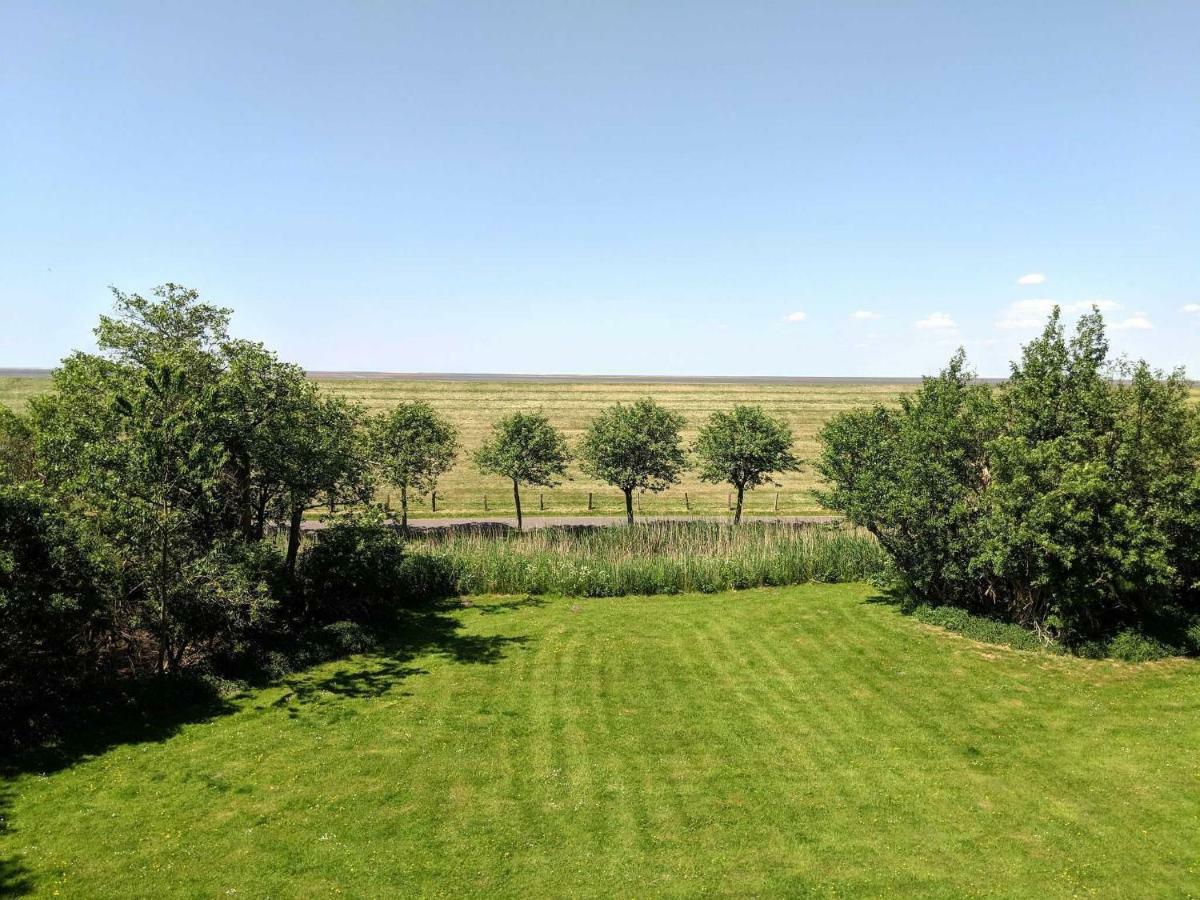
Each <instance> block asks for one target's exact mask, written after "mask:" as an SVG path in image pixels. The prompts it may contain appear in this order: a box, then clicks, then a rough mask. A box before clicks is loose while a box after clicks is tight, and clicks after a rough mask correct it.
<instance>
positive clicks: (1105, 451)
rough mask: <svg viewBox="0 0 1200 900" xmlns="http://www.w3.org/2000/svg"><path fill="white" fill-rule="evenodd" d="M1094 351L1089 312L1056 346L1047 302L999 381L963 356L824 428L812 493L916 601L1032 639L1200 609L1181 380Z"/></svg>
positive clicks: (1103, 636)
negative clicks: (884, 555)
mask: <svg viewBox="0 0 1200 900" xmlns="http://www.w3.org/2000/svg"><path fill="white" fill-rule="evenodd" d="M1107 353H1108V343H1107V341H1106V339H1105V337H1104V328H1103V321H1102V319H1101V317H1100V314H1099V312H1096V311H1093V312H1092V313H1091V314H1089V315H1085V316H1083V317H1082V318H1081V319H1080V322H1079V324H1078V326H1077V329H1076V333H1075V335H1074V337H1073V338H1072V339H1071V340H1070V341H1068V340H1067V339H1066V337H1065V335H1064V331H1063V328H1062V325H1061V322H1060V318H1059V314H1058V311H1057V310H1056V311H1055V313H1054V314H1053V315H1052V316H1051V318H1050V321H1049V323H1048V324H1047V326H1046V329H1045V331H1044V332H1043V333H1042V335H1041V337H1039V338H1038V339H1036V340H1034V341H1031V342H1030V343H1029V344H1028V345H1027V346H1026V347H1025V348H1024V353H1023V355H1022V358H1021V360H1020V362H1019V363H1016V364H1014V365H1013V368H1012V375H1011V377H1010V379H1009V380H1008V382H1007V383H1006V384H1005V385H1003V386H1002V387H1000V388H997V389H993V388H991V387H989V386H986V385H981V384H978V383H977V382H976V381H975V379H974V376H973V374H972V373H971V372H970V371H969V370H968V369H967V368H966V361H965V358H964V356H963V354H962V351H959V353H958V354H956V355H955V357H954V358H953V359H952V360H951V362H950V364H949V366H948V367H947V368H946V369H945V370H944V371H943V372H942V373H941V374H940V375H939V376H938V377H936V378H927V379H925V381H924V383H923V385H922V387H921V389H920V390H919V391H917V392H916V393H915V394H913V395H912V396H910V397H906V398H904V399H903V400H902V402H901V404H900V407H899V409H887V408H883V407H875V408H874V409H870V410H856V411H853V412H850V413H846V414H843V415H840V416H837V417H835V418H834V419H833V420H831V421H830V422H829V423H828V424H827V425H826V427H825V428H824V429H823V431H822V433H821V439H822V444H823V448H822V454H821V458H820V462H819V465H818V468H819V470H820V472H821V474H822V475H823V476H824V477H825V479H826V482H827V484H828V488H827V489H826V490H825V491H824V492H823V493H822V494H821V495H820V497H821V500H822V502H823V503H824V504H825V505H826V506H828V507H830V508H832V509H836V510H840V511H842V512H844V513H845V514H846V516H847V517H848V518H849V519H850V520H851V521H852V522H854V523H856V524H858V525H861V526H862V527H864V528H866V529H867V530H868V531H870V532H871V533H872V534H874V535H875V536H876V537H877V538H878V539H879V542H880V544H881V545H882V546H883V547H884V549H885V550H886V551H887V552H888V554H889V555H890V556H891V558H892V560H893V563H894V566H895V570H896V572H897V573H898V575H899V576H900V580H901V582H902V585H903V586H904V587H905V588H906V589H907V590H908V591H909V592H910V594H911V595H912V596H913V597H915V598H917V600H918V601H921V600H927V601H930V602H932V603H933V604H935V605H939V606H943V605H950V606H957V607H961V608H963V609H966V610H969V611H971V612H974V613H979V614H983V615H986V616H989V617H995V618H1001V619H1004V620H1006V621H1011V622H1016V623H1018V624H1021V625H1023V626H1026V627H1028V628H1031V629H1033V630H1034V631H1036V632H1038V633H1039V634H1040V635H1042V636H1043V638H1044V639H1046V640H1055V641H1059V642H1061V643H1064V644H1067V645H1071V646H1083V645H1085V644H1088V643H1089V642H1097V641H1099V642H1101V643H1102V644H1103V643H1105V642H1106V641H1107V640H1108V639H1109V638H1110V637H1112V636H1113V635H1115V634H1116V633H1117V632H1119V631H1121V630H1122V629H1124V628H1129V627H1134V628H1135V630H1138V631H1141V632H1143V633H1146V632H1147V631H1148V629H1147V627H1146V626H1148V625H1150V624H1151V623H1152V620H1154V619H1155V618H1157V617H1160V616H1161V613H1162V611H1163V610H1164V609H1166V608H1172V609H1175V608H1177V609H1179V610H1180V611H1182V613H1183V614H1185V615H1192V614H1194V613H1195V612H1197V611H1200V578H1198V577H1197V576H1198V573H1200V565H1198V563H1200V417H1198V414H1197V412H1196V410H1195V409H1194V408H1192V407H1191V406H1190V405H1189V403H1188V398H1187V383H1186V381H1184V379H1183V376H1182V374H1181V373H1178V372H1176V373H1173V374H1171V375H1163V374H1162V373H1157V372H1153V371H1152V370H1151V369H1150V368H1149V367H1148V366H1147V365H1146V364H1145V363H1139V364H1137V365H1123V366H1118V367H1108V365H1107V362H1106V360H1107ZM1114 375H1118V376H1121V378H1120V379H1114V378H1113V377H1112V376H1114ZM1119 647H1121V648H1124V647H1126V645H1125V644H1120V645H1119ZM1122 652H1124V650H1122ZM1138 652H1142V651H1138Z"/></svg>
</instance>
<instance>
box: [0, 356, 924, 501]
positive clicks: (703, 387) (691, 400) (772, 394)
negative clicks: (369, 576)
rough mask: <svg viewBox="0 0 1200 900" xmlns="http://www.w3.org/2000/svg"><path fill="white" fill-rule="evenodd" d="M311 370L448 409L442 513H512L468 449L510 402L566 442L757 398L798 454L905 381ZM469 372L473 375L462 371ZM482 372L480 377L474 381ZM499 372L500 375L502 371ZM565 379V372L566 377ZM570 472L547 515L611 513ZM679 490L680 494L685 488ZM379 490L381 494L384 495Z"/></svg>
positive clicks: (374, 395)
mask: <svg viewBox="0 0 1200 900" xmlns="http://www.w3.org/2000/svg"><path fill="white" fill-rule="evenodd" d="M314 377H315V378H316V379H317V381H319V382H320V383H321V384H322V385H323V386H324V387H325V388H326V389H328V390H329V391H332V392H335V393H338V394H342V395H343V396H346V397H348V398H350V399H353V400H356V401H359V402H361V403H362V404H363V405H364V406H366V407H367V408H368V409H369V410H371V411H376V410H381V409H386V408H388V407H391V406H393V405H395V404H396V403H399V402H401V401H403V400H413V399H422V400H427V401H429V402H430V403H431V404H433V406H434V407H436V408H437V409H438V410H440V411H441V412H443V413H444V414H445V415H447V416H448V417H449V418H450V419H451V420H452V421H453V422H454V423H455V424H456V425H457V426H458V428H459V429H460V430H461V432H462V441H463V444H464V452H463V453H462V454H461V455H460V459H459V463H458V465H457V466H455V468H454V469H453V470H452V471H451V472H449V473H448V474H447V475H446V476H445V477H444V478H443V479H442V481H441V484H440V486H439V488H438V498H437V514H438V515H439V516H440V515H448V516H458V515H462V516H481V515H484V514H485V510H484V498H485V496H486V498H487V510H486V512H487V513H488V514H491V515H506V514H507V515H511V513H512V489H511V487H510V485H509V484H507V483H505V482H504V481H503V480H501V479H498V478H490V477H484V476H482V475H480V474H479V473H478V472H476V471H475V467H474V466H473V465H472V463H471V461H470V452H471V451H472V450H474V449H475V448H476V447H477V446H479V444H480V442H481V441H482V440H483V439H484V437H485V435H486V434H487V431H488V429H489V428H490V426H491V424H492V422H494V421H495V420H496V419H498V418H500V417H501V416H503V415H505V414H506V413H509V412H512V411H514V410H533V409H540V410H542V411H543V412H545V414H546V415H547V416H549V417H550V419H551V421H552V422H553V423H554V424H555V425H556V426H558V427H559V428H561V429H563V431H564V432H565V433H566V434H567V437H568V439H569V440H571V441H572V442H574V441H575V440H576V439H577V438H578V436H579V434H580V433H581V431H582V430H583V428H584V426H585V424H586V423H587V421H588V419H590V418H591V417H592V416H594V415H595V414H596V411H597V410H599V409H600V408H601V407H602V406H605V405H606V404H609V403H613V402H616V401H624V402H629V401H631V400H633V399H635V398H637V397H641V396H646V395H650V396H653V397H654V398H655V399H656V400H657V401H658V402H660V403H662V404H663V405H664V406H668V407H670V408H671V409H674V410H676V411H678V412H680V413H682V414H683V416H684V417H685V418H686V419H687V423H688V425H687V429H686V430H685V432H684V435H685V437H686V438H687V440H688V441H689V442H690V441H691V439H692V438H693V437H694V435H695V432H696V428H697V427H698V426H699V424H700V423H701V422H703V421H704V420H705V419H706V418H707V417H708V415H709V414H710V413H712V412H713V410H717V409H726V408H728V407H730V406H733V405H734V404H735V403H757V404H761V405H762V406H763V407H764V408H765V409H766V410H767V411H769V412H770V413H772V414H773V415H777V416H780V417H782V418H783V419H784V420H785V421H787V422H788V424H789V425H791V427H792V430H793V432H794V433H795V436H796V447H797V451H798V453H799V455H800V456H801V457H803V458H806V459H811V458H812V457H814V456H815V455H816V452H817V443H816V434H817V431H818V430H819V429H820V427H821V425H822V424H823V423H824V422H825V421H827V420H828V419H829V417H830V416H832V415H834V414H835V413H837V412H841V411H842V410H846V409H852V408H853V407H856V406H862V405H864V404H870V403H876V402H882V403H894V402H896V400H897V398H898V397H899V395H900V394H902V393H905V392H908V391H911V390H913V388H914V386H915V381H914V380H899V379H898V380H896V381H892V382H882V381H845V380H838V379H789V380H778V381H776V380H764V379H729V380H724V381H718V380H715V379H704V380H702V379H695V380H691V381H684V380H680V379H656V380H652V379H642V380H633V379H621V378H611V377H609V378H595V379H589V378H587V377H586V376H562V377H561V378H560V377H558V376H555V377H546V376H497V377H495V378H487V377H486V376H469V375H458V376H436V375H429V376H394V377H393V376H377V375H365V374H362V375H360V374H337V373H315V374H314ZM471 378H475V379H477V380H468V379H471ZM482 378H487V380H478V379H482ZM502 379H503V380H502ZM572 379H574V380H572ZM48 384H49V383H48V381H47V380H46V379H45V378H44V377H40V378H39V377H29V376H8V377H0V402H3V403H6V404H8V405H9V406H12V407H14V408H18V409H19V408H21V407H23V406H24V405H25V402H26V401H27V400H28V398H29V397H31V396H33V395H35V394H37V393H40V392H41V391H43V390H46V389H47V387H48ZM571 474H572V476H573V480H571V481H568V482H565V483H564V484H563V485H562V486H560V487H558V488H555V489H554V490H547V491H544V492H540V493H542V494H543V502H544V507H545V508H544V512H545V513H547V514H554V515H564V514H584V513H587V512H588V493H589V492H591V494H592V510H591V511H592V512H594V513H597V514H612V515H615V514H619V513H621V512H622V511H623V510H622V505H621V504H622V501H621V496H620V492H619V491H616V490H615V489H613V488H611V487H608V486H606V485H602V484H597V483H596V482H594V481H592V480H590V479H587V478H585V477H583V476H582V475H581V474H580V473H579V471H578V469H576V468H574V467H573V468H572V472H571ZM816 485H817V478H816V475H815V473H814V472H813V470H812V467H811V466H806V467H805V468H804V470H803V471H801V472H799V473H794V474H790V475H788V476H787V477H785V478H783V479H782V480H781V486H780V488H779V489H778V495H779V498H778V504H779V506H778V512H779V513H780V514H788V515H806V514H814V513H820V512H822V509H821V507H820V505H819V504H818V503H817V501H816V499H815V498H814V497H813V494H812V491H813V488H814V487H816ZM685 492H686V494H687V498H686V501H685V497H684V494H685ZM386 493H387V491H386V489H385V490H384V494H385V496H386ZM776 493H777V492H776V489H775V488H771V487H766V488H760V489H759V490H758V491H756V492H753V493H751V494H750V495H749V496H748V504H747V513H748V514H750V515H764V514H766V515H769V514H771V513H773V512H775V503H776ZM727 496H728V489H727V488H725V487H722V486H720V485H710V484H702V483H701V482H699V481H698V480H696V479H695V477H694V476H690V475H689V476H687V477H685V479H684V481H683V483H682V484H680V485H678V486H677V487H674V488H672V489H671V490H668V491H666V492H664V493H662V494H659V495H651V494H647V495H645V496H643V497H642V498H641V509H642V512H643V513H645V514H647V515H654V514H682V513H684V512H686V511H687V510H686V507H687V506H690V507H691V512H693V513H701V514H710V515H711V514H719V513H723V512H725V511H726V504H727ZM523 500H524V506H525V510H526V512H527V514H530V515H536V514H537V513H538V512H539V511H540V510H539V491H537V490H530V491H529V492H528V493H527V494H526V495H525V497H524V498H523ZM432 513H433V511H432V509H431V506H430V503H429V498H428V497H426V498H423V502H422V503H421V504H420V505H417V506H416V507H415V508H414V509H413V510H412V514H413V515H415V516H428V515H431V514H432Z"/></svg>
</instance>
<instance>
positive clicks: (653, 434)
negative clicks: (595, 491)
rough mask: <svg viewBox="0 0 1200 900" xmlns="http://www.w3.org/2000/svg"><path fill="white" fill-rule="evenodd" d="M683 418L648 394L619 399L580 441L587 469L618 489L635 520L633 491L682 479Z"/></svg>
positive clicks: (628, 515)
mask: <svg viewBox="0 0 1200 900" xmlns="http://www.w3.org/2000/svg"><path fill="white" fill-rule="evenodd" d="M683 425H684V420H683V417H682V416H680V415H679V414H678V413H673V412H671V411H670V410H668V409H664V408H663V407H661V406H659V405H658V404H657V403H655V402H654V400H652V399H651V398H649V397H643V398H641V399H639V400H637V401H635V402H634V403H632V404H630V405H629V406H626V405H624V404H622V403H615V404H613V405H612V406H610V407H608V408H607V409H605V410H603V411H602V412H601V413H600V415H599V416H597V417H596V418H595V419H593V420H592V421H591V423H590V424H589V425H588V427H587V430H586V431H585V432H584V434H583V438H582V440H581V441H580V444H579V457H580V462H581V465H582V468H583V470H584V472H586V473H587V474H589V475H592V476H593V477H595V478H598V479H599V480H600V481H603V482H605V483H607V484H611V485H613V486H614V487H617V488H620V490H621V492H622V493H623V494H624V495H625V517H626V519H627V521H628V522H629V524H631V525H632V524H633V492H634V491H638V490H643V491H651V492H658V491H662V490H666V488H668V487H670V486H671V485H672V484H675V483H677V482H678V481H679V473H680V472H682V471H683V468H684V464H685V461H686V460H685V457H684V452H683V446H682V440H683V439H682V438H681V436H680V433H679V432H680V429H681V428H683Z"/></svg>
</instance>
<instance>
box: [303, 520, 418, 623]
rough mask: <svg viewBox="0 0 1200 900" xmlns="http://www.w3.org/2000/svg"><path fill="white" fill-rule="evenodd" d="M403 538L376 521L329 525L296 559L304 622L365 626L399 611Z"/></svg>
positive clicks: (402, 575)
mask: <svg viewBox="0 0 1200 900" xmlns="http://www.w3.org/2000/svg"><path fill="white" fill-rule="evenodd" d="M403 564H404V538H403V537H402V536H401V535H400V534H399V533H398V532H397V531H396V530H395V529H394V528H390V527H388V526H387V525H385V524H383V522H382V521H380V520H379V519H378V518H377V517H371V516H358V517H353V518H350V519H347V520H344V521H340V522H337V523H335V524H333V525H330V526H329V527H328V528H325V529H324V530H323V531H321V532H320V538H319V540H317V541H316V543H314V544H313V545H312V546H310V547H308V548H307V549H305V550H304V552H303V553H302V554H301V556H300V564H299V568H298V569H297V577H298V581H299V585H300V596H301V598H302V600H301V610H300V615H301V618H302V619H303V620H304V621H311V622H337V621H341V620H345V621H352V622H369V621H372V620H378V619H380V618H381V617H386V616H388V615H390V614H391V613H392V612H393V611H395V610H396V609H398V608H400V607H402V606H403V605H404V601H405V595H404V589H403V584H404V568H403Z"/></svg>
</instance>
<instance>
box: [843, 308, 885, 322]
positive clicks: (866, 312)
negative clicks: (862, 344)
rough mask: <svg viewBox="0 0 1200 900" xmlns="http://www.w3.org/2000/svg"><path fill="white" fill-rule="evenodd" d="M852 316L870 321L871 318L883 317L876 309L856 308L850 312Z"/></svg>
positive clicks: (861, 320) (859, 319) (858, 319)
mask: <svg viewBox="0 0 1200 900" xmlns="http://www.w3.org/2000/svg"><path fill="white" fill-rule="evenodd" d="M850 318H852V319H855V320H857V321H859V322H867V321H870V320H871V319H879V318H882V317H881V316H880V315H879V313H877V312H875V311H874V310H870V309H856V310H855V311H854V312H852V313H850Z"/></svg>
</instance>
